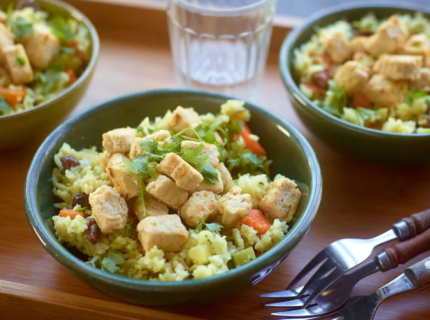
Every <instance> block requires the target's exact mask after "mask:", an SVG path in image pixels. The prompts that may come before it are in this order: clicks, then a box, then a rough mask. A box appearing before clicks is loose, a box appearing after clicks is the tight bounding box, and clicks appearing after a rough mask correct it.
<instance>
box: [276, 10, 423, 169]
mask: <svg viewBox="0 0 430 320" xmlns="http://www.w3.org/2000/svg"><path fill="white" fill-rule="evenodd" d="M417 11H418V12H422V13H423V14H424V15H425V16H426V17H427V18H430V13H429V11H426V10H425V9H423V8H419V7H415V6H414V5H412V4H404V5H400V4H399V5H398V4H396V5H394V4H393V5H378V4H371V3H352V4H347V5H341V6H337V7H334V8H330V9H327V10H324V11H322V12H320V13H318V14H316V15H314V16H312V17H310V18H309V19H307V20H306V21H305V22H304V23H303V24H301V25H300V26H298V27H297V28H295V29H294V30H293V31H292V32H291V33H290V34H289V35H288V36H287V38H286V39H285V41H284V43H283V45H282V49H281V52H280V58H279V61H280V72H281V75H282V79H283V81H284V84H285V87H286V88H287V91H288V94H289V97H290V100H291V102H292V105H293V107H294V110H295V111H296V113H297V114H298V116H299V117H300V118H301V120H302V121H303V122H304V123H305V125H306V126H307V127H308V128H309V129H310V130H311V131H312V132H313V133H314V134H315V135H317V136H318V137H319V138H320V139H321V140H323V141H324V142H325V143H326V144H328V145H329V146H331V147H333V148H334V149H337V150H339V151H342V152H345V153H348V154H350V155H353V156H357V157H360V158H364V159H369V160H374V161H379V162H387V163H420V162H421V163H423V162H430V134H396V133H388V132H383V131H379V130H374V129H369V128H363V127H360V126H357V125H355V124H352V123H349V122H347V121H344V120H342V119H339V118H337V117H335V116H333V115H331V114H329V113H328V112H326V111H324V110H322V109H321V108H319V107H318V106H316V105H315V104H314V103H312V101H311V100H309V99H308V98H307V97H306V96H305V95H304V94H303V93H302V92H301V91H300V90H299V88H298V77H296V76H295V72H294V66H293V62H294V61H293V59H294V50H295V49H297V48H299V47H300V46H301V45H302V44H303V43H305V42H307V41H308V40H309V39H310V38H311V36H312V35H314V34H315V28H316V27H324V26H326V25H328V24H331V23H333V22H335V21H338V20H341V19H346V20H347V21H353V20H357V19H360V18H361V17H363V16H364V15H366V14H368V13H370V12H374V13H375V14H376V16H377V17H378V18H388V17H389V16H390V15H392V14H395V13H409V14H411V13H412V14H413V13H414V12H417Z"/></svg>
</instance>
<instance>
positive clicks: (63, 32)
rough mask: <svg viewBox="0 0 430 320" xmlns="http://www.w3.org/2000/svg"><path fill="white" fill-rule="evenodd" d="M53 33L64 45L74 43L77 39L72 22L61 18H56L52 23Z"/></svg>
mask: <svg viewBox="0 0 430 320" xmlns="http://www.w3.org/2000/svg"><path fill="white" fill-rule="evenodd" d="M50 27H51V30H52V32H53V33H54V34H55V35H56V36H57V38H58V39H60V40H61V41H62V42H64V43H70V42H72V40H73V38H74V37H75V33H74V30H73V26H72V24H71V22H70V20H68V19H65V18H63V17H60V16H55V17H54V18H52V20H51V22H50Z"/></svg>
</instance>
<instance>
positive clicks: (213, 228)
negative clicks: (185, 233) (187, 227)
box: [195, 216, 223, 233]
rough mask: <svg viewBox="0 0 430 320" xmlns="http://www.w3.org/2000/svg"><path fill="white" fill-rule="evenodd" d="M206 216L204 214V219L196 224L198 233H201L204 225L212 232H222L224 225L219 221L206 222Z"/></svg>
mask: <svg viewBox="0 0 430 320" xmlns="http://www.w3.org/2000/svg"><path fill="white" fill-rule="evenodd" d="M205 220H206V216H203V219H202V221H201V222H200V223H199V224H198V225H197V226H196V229H195V230H196V233H199V232H200V231H202V229H203V228H204V227H206V229H208V230H209V231H212V232H220V231H221V229H222V228H223V226H222V225H220V224H219V223H216V222H213V223H206V222H205Z"/></svg>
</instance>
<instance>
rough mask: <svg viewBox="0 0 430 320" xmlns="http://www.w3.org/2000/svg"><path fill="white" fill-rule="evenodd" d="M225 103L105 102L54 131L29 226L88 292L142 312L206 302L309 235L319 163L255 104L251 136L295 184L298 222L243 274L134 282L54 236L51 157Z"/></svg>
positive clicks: (213, 98) (216, 98)
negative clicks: (147, 121) (170, 114)
mask: <svg viewBox="0 0 430 320" xmlns="http://www.w3.org/2000/svg"><path fill="white" fill-rule="evenodd" d="M226 99H229V97H227V96H223V95H220V94H214V93H206V92H201V91H181V90H157V91H148V92H142V93H137V94H133V95H128V96H124V97H121V98H118V99H115V100H111V101H108V102H106V103H103V104H101V105H99V106H96V107H94V108H92V109H90V110H88V111H86V112H84V113H81V114H79V115H77V116H75V117H73V118H71V119H70V120H67V121H66V122H65V123H63V124H62V125H60V126H59V127H58V128H57V129H56V130H55V131H54V132H52V134H51V135H50V136H49V137H48V138H47V139H46V140H45V142H43V144H42V145H41V146H40V148H39V150H38V151H37V153H36V155H35V157H34V159H33V162H32V164H31V167H30V169H29V172H28V176H27V181H26V185H25V200H24V202H25V208H26V212H27V218H28V221H29V222H30V224H31V226H32V228H33V230H34V231H35V232H36V234H37V236H38V238H39V239H40V242H41V243H42V245H43V246H44V247H45V249H46V250H47V251H48V252H49V253H50V254H51V255H52V256H53V257H54V258H55V259H57V260H58V261H59V262H60V263H62V264H63V265H64V266H65V267H66V268H68V269H69V270H70V271H72V272H73V273H74V274H75V275H76V276H77V277H79V278H80V279H81V280H82V281H84V282H85V283H87V284H88V285H90V286H92V287H94V288H96V289H98V290H100V291H102V292H104V293H106V294H108V295H110V296H113V297H116V298H118V299H122V300H126V301H129V302H132V303H138V304H146V305H170V304H181V303H194V302H204V301H211V300H213V299H218V298H222V297H225V296H227V295H230V294H233V293H235V292H237V291H239V290H241V289H243V288H245V287H247V286H250V285H252V284H256V283H257V282H259V281H260V280H262V279H263V278H264V277H265V276H267V275H268V274H269V273H270V272H272V271H273V270H274V269H275V268H276V267H277V266H278V265H279V264H280V263H281V262H282V261H283V260H284V259H285V258H286V257H287V256H288V254H289V253H290V251H291V250H292V249H293V248H294V247H295V246H296V245H297V244H298V243H299V242H300V240H301V239H302V238H303V236H304V235H305V234H306V233H307V231H308V230H309V228H310V227H311V224H312V221H313V219H314V217H315V215H316V213H317V209H318V206H319V203H320V199H321V192H322V181H321V172H320V168H319V164H318V160H317V158H316V156H315V153H314V151H313V150H312V147H311V146H310V145H309V143H308V142H307V141H306V139H305V138H304V137H303V136H302V135H301V134H300V132H299V131H297V129H295V128H294V127H293V126H292V125H291V124H289V123H288V122H286V121H284V120H283V119H281V118H279V117H278V116H276V115H274V114H272V113H270V112H268V111H266V110H264V109H262V108H260V107H257V106H255V105H253V104H250V103H247V105H246V107H247V108H248V109H249V110H250V111H251V113H252V120H251V122H250V126H251V129H252V130H253V132H255V133H256V134H257V135H259V136H260V137H261V142H262V143H263V145H264V146H265V148H266V149H267V151H268V155H269V157H270V158H271V159H273V160H274V163H273V167H272V172H273V173H282V174H284V175H286V176H288V177H290V178H292V179H294V180H295V181H296V182H297V183H298V185H299V188H300V190H301V192H302V195H303V197H302V200H301V202H300V206H299V208H298V211H297V215H296V217H297V219H296V221H294V222H293V223H292V227H291V231H290V232H289V233H288V235H287V236H286V237H285V238H284V239H283V240H282V241H281V242H280V243H279V244H278V245H276V246H275V247H274V248H272V249H271V250H270V251H268V252H266V253H264V254H263V255H262V256H261V257H259V258H258V259H256V260H254V261H252V262H251V263H249V264H247V265H246V266H244V267H241V268H238V269H235V270H231V271H229V272H227V273H224V274H221V275H217V276H214V277H211V278H207V279H202V280H190V281H183V282H154V281H143V280H133V279H128V278H125V277H121V276H116V275H112V274H110V273H108V272H105V271H101V270H99V269H95V268H93V267H90V266H88V265H87V264H85V263H84V262H83V261H82V260H80V259H79V258H77V257H76V256H74V255H73V254H72V253H70V252H69V250H67V248H66V247H64V246H63V245H61V244H60V243H59V242H58V240H57V239H56V237H55V235H54V231H53V226H52V220H51V217H52V216H54V215H56V214H58V212H57V210H55V209H54V207H53V203H54V199H53V196H52V184H51V180H50V179H51V173H52V170H53V169H54V166H55V165H54V160H53V158H54V155H55V153H56V152H57V151H58V150H59V149H60V147H61V145H62V144H63V143H64V142H67V143H69V144H70V145H71V146H73V147H74V148H76V149H80V148H84V147H87V146H88V145H95V146H97V147H98V148H99V150H101V136H102V134H103V133H104V132H106V131H108V130H111V129H113V128H119V127H125V126H131V127H133V126H137V125H138V124H139V122H140V121H141V120H142V119H143V118H144V117H146V116H149V117H150V118H154V117H155V116H161V115H164V113H165V112H166V111H167V110H169V109H174V108H176V106H178V105H181V106H184V107H189V106H193V107H194V108H195V109H196V111H198V112H199V113H207V112H219V107H220V105H221V104H222V103H224V102H225V100H226Z"/></svg>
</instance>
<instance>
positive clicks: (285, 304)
mask: <svg viewBox="0 0 430 320" xmlns="http://www.w3.org/2000/svg"><path fill="white" fill-rule="evenodd" d="M304 302H305V301H304V300H303V299H296V300H290V301H282V302H274V303H266V304H265V306H266V307H277V308H279V307H282V308H303V305H304Z"/></svg>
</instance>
